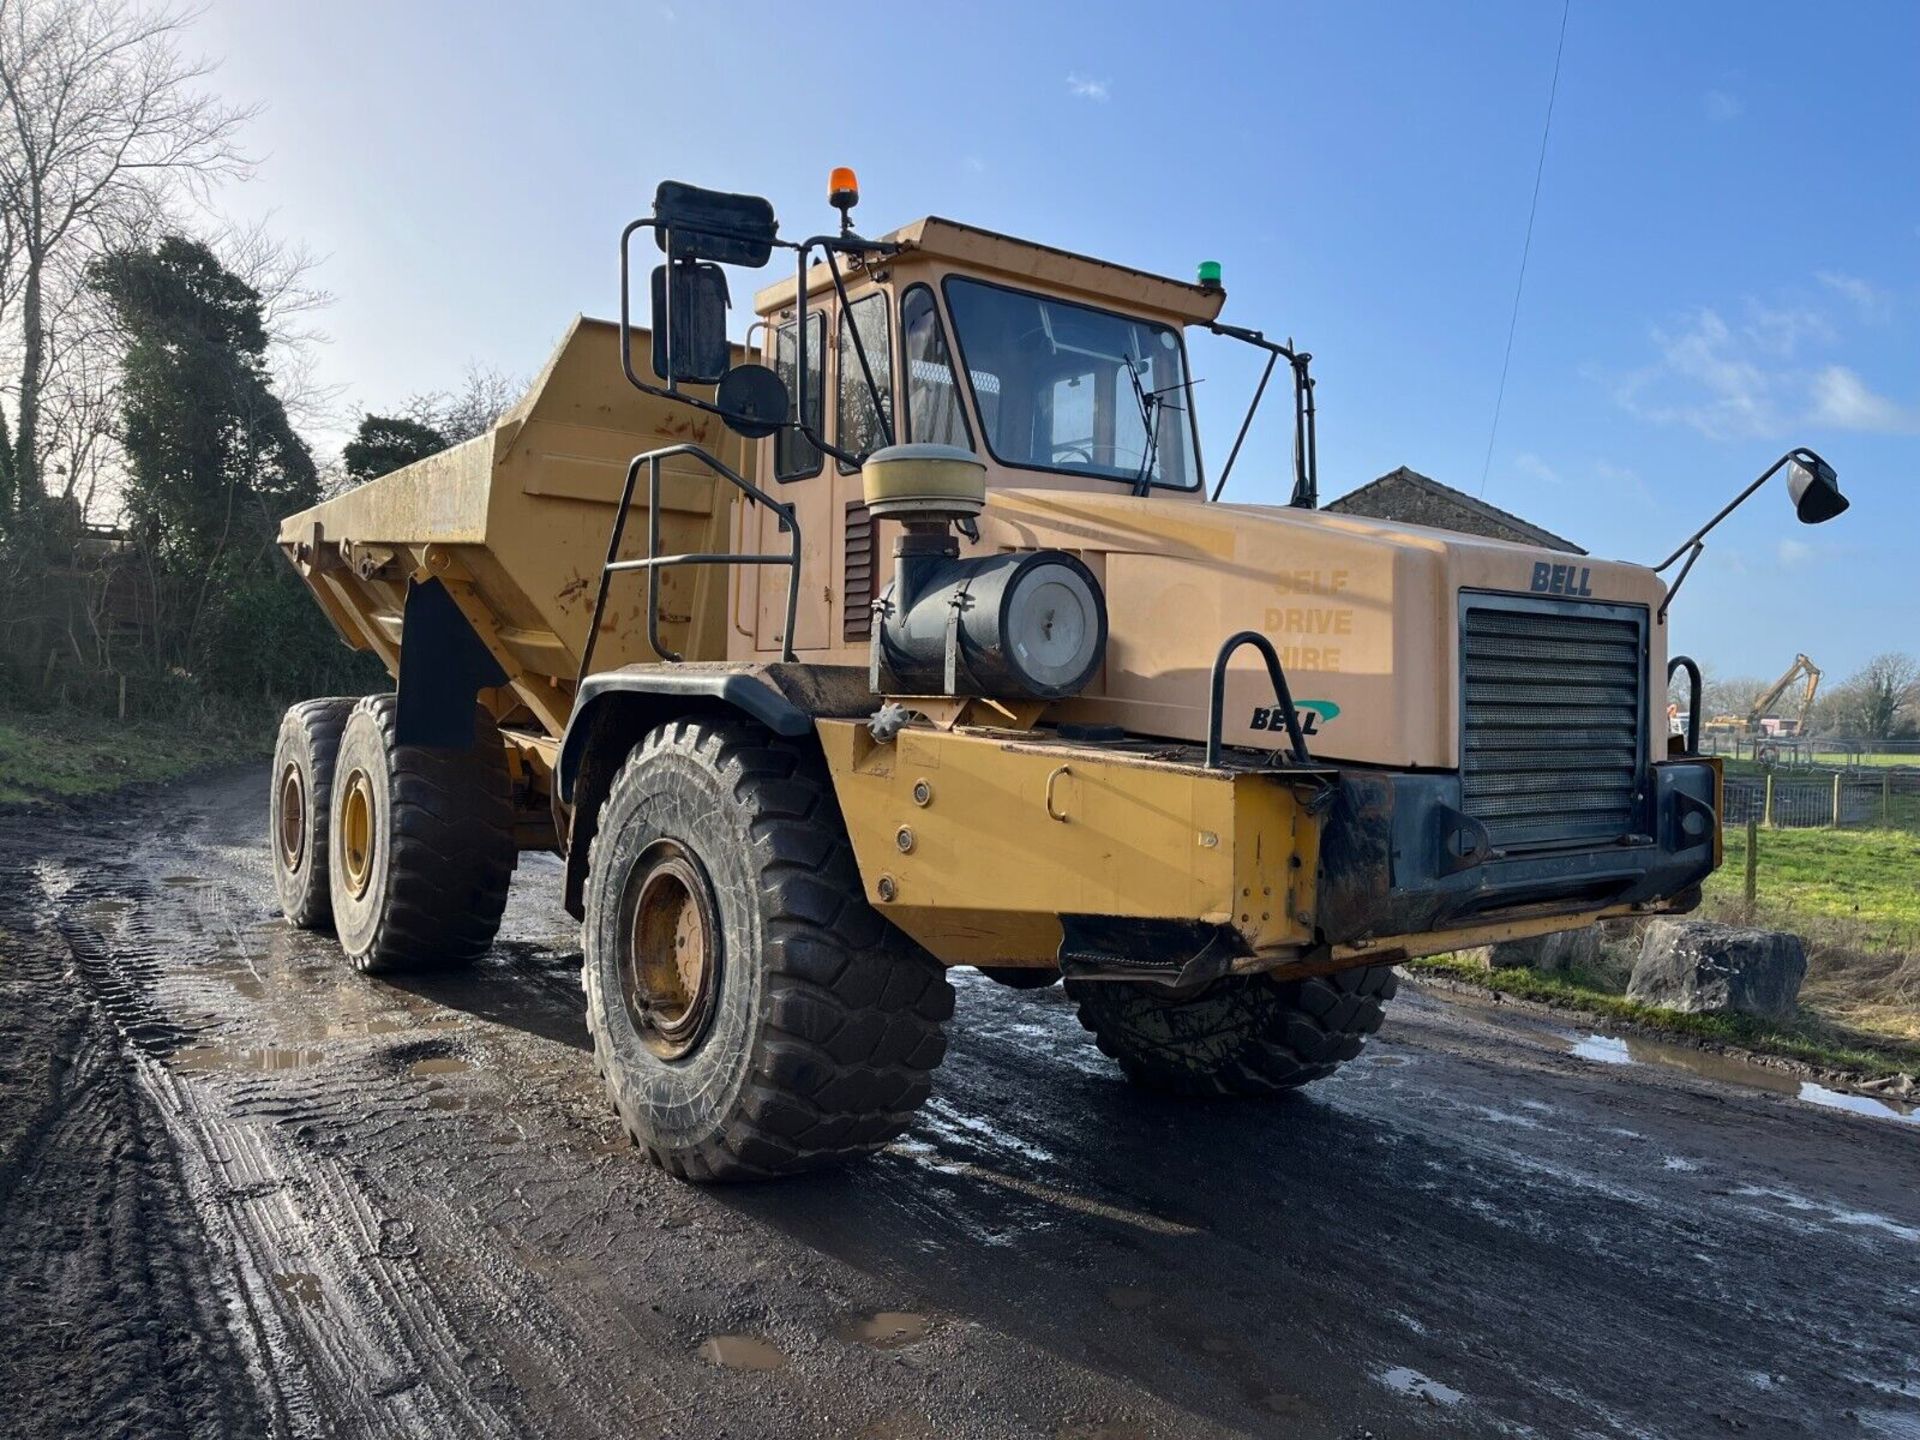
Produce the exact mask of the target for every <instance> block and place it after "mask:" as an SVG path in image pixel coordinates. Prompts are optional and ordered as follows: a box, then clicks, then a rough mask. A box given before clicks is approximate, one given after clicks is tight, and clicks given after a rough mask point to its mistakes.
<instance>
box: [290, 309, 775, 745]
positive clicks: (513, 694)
mask: <svg viewBox="0 0 1920 1440" xmlns="http://www.w3.org/2000/svg"><path fill="white" fill-rule="evenodd" d="M634 351H635V355H636V363H637V364H641V365H644V359H643V358H641V357H644V356H645V355H646V354H647V351H648V337H647V334H646V332H644V331H640V332H637V333H636V335H635V341H634ZM695 393H705V392H698V391H697V392H695ZM682 443H691V444H696V445H700V446H702V447H704V448H706V449H707V450H709V451H711V452H713V453H714V454H716V455H718V456H720V457H721V458H723V459H724V460H725V461H726V462H727V463H728V464H729V465H732V466H733V467H734V468H735V469H737V470H738V471H739V472H740V473H741V474H742V475H744V476H746V477H748V478H751V477H752V475H753V472H754V465H755V458H756V457H755V453H754V451H755V447H754V446H752V445H750V444H743V443H742V442H741V441H740V439H739V438H738V437H737V436H734V435H731V434H729V433H727V432H726V431H725V430H724V428H723V427H722V426H721V425H720V423H719V421H717V420H715V419H713V418H712V417H710V416H707V415H703V414H701V413H700V412H698V411H696V410H693V409H691V408H690V407H687V406H684V405H677V404H674V403H672V402H669V401H662V400H658V399H655V398H653V397H651V396H648V395H644V394H642V393H641V392H639V391H638V390H635V389H634V388H633V387H632V386H630V385H628V384H627V382H626V380H625V378H624V377H623V376H622V374H621V370H620V360H619V329H618V327H617V326H615V325H613V324H610V323H608V322H606V321H600V320H592V319H587V318H585V317H582V318H580V319H577V320H576V321H575V322H574V324H573V325H572V327H571V328H570V329H569V330H568V331H567V334H566V337H565V338H564V339H563V340H562V341H561V342H560V345H559V347H558V348H557V349H556V350H555V351H554V353H553V356H552V358H551V359H550V360H549V361H548V362H547V365H546V368H545V369H543V370H542V371H541V373H540V375H539V378H538V379H536V380H535V381H534V382H533V385H532V386H531V388H530V389H529V390H528V392H527V394H526V396H525V397H524V398H523V399H522V400H521V401H520V403H519V404H517V405H515V406H514V407H513V408H512V409H511V410H509V411H508V412H507V413H506V414H505V415H503V416H502V417H501V418H500V420H499V421H498V423H496V424H495V425H494V427H493V428H492V429H491V430H489V431H487V432H486V433H485V434H483V435H480V436H477V437H476V438H474V439H472V440H469V441H467V442H466V443H465V444H461V445H456V446H454V447H453V448H451V449H449V450H446V451H443V452H442V453H440V454H438V455H433V456H429V457H428V458H427V459H424V460H421V461H418V462H416V463H415V464H412V465H409V466H406V467H405V468H404V469H401V470H396V471H394V472H393V473H392V474H390V475H383V476H381V477H380V478H378V479H376V480H372V481H369V482H367V483H365V484H363V485H359V486H356V487H355V488H353V489H352V490H349V491H347V492H345V493H344V494H341V495H338V496H335V497H334V498H333V499H331V500H325V501H322V502H321V503H320V504H318V505H315V506H313V507H312V508H311V509H308V510H303V511H301V512H300V513H299V514H297V515H293V516H290V517H289V518H288V519H287V520H286V521H285V522H284V523H283V524H282V525H281V527H280V544H281V548H282V549H284V550H285V551H286V552H287V554H288V556H289V557H290V558H291V559H292V560H293V561H294V563H295V566H296V568H297V569H298V570H299V572H300V575H301V577H302V578H303V579H304V580H305V581H306V583H307V584H308V585H309V586H310V587H311V588H312V590H313V592H314V595H315V597H316V598H317V599H318V600H319V602H320V604H321V606H322V607H323V608H324V609H325V610H326V612H327V615H328V617H329V618H330V619H331V620H332V621H333V624H334V626H335V628H336V629H338V630H339V632H340V634H341V636H342V637H343V638H344V639H345V640H346V642H347V643H348V644H349V645H352V646H353V647H355V648H356V649H361V650H371V651H372V652H373V653H374V654H376V655H378V656H379V657H380V659H381V661H382V662H383V663H384V664H385V665H386V667H387V669H388V671H389V672H390V673H391V674H393V675H394V676H395V677H396V679H397V678H398V676H399V674H400V655H401V650H402V647H403V643H404V637H403V634H402V621H403V618H404V616H405V613H406V603H407V593H408V585H409V582H410V580H412V579H414V578H415V577H417V576H423V575H426V576H433V577H435V578H437V579H439V580H440V581H441V582H442V583H443V584H444V585H445V586H446V587H447V589H448V591H449V593H450V594H452V595H453V597H454V599H455V602H456V604H458V605H459V606H460V609H461V611H462V613H463V614H465V615H466V617H467V619H468V621H469V622H470V623H471V624H472V625H473V626H474V628H475V630H476V632H477V633H479V634H480V635H481V638H482V639H483V641H486V642H488V643H489V645H490V647H491V648H494V649H495V651H496V653H497V654H499V655H500V656H501V657H502V661H501V663H502V668H503V669H504V670H505V671H506V673H507V677H508V680H507V685H506V686H505V687H499V689H498V690H497V691H496V692H495V693H494V694H492V695H491V696H489V697H487V698H488V699H489V701H490V705H489V708H491V709H492V710H493V711H494V712H495V714H496V717H497V718H500V719H502V720H508V719H512V720H514V721H515V722H516V728H518V729H520V730H522V731H527V730H531V731H533V732H534V733H536V734H538V735H540V736H542V737H544V738H546V739H549V740H552V741H557V740H558V739H559V737H560V735H561V734H562V733H563V732H564V731H565V729H566V722H567V717H568V715H569V713H570V711H571V709H572V703H573V694H574V689H575V685H576V682H577V680H578V678H579V670H580V659H581V654H582V651H583V648H584V646H585V642H586V637H587V626H588V623H589V620H590V617H591V615H592V611H593V603H594V594H595V589H596V587H597V585H598V583H599V578H600V567H601V565H602V564H603V562H604V561H605V560H606V558H607V541H608V536H609V534H610V532H611V530H612V527H613V519H614V509H615V505H616V502H617V501H618V499H619V496H620V492H621V487H622V485H623V483H624V481H625V479H626V473H627V465H628V462H629V461H631V460H632V458H633V457H634V456H635V455H636V454H639V453H641V452H643V451H647V450H653V449H658V448H661V447H663V446H669V445H676V444H682ZM662 470H663V480H662V485H661V507H660V508H661V514H660V544H661V548H662V550H663V551H667V552H687V551H704V552H722V551H727V550H730V549H732V550H738V549H739V548H740V546H739V545H738V544H737V543H734V541H733V537H731V536H730V535H729V533H728V530H729V523H730V520H731V518H732V509H731V507H730V504H729V503H728V502H729V498H730V496H731V494H732V493H733V492H732V491H731V490H728V491H727V493H726V494H725V495H723V494H721V493H720V488H722V487H719V485H718V482H716V480H715V479H714V477H713V474H712V472H710V471H708V470H706V469H705V468H703V467H702V466H700V465H699V464H698V463H697V462H693V461H688V460H685V459H675V460H668V461H666V462H665V463H664V464H663V466H662ZM646 505H647V492H646V486H645V483H644V480H643V482H642V484H641V485H640V486H639V487H638V490H637V493H636V497H635V500H634V504H633V506H632V508H631V510H630V511H629V517H628V523H627V526H626V532H625V536H624V538H623V541H622V544H621V548H620V556H621V558H633V557H637V556H640V555H642V554H644V553H645V550H646V546H647V511H646ZM726 594H727V577H726V574H725V572H724V571H722V570H720V569H717V568H715V567H711V566H689V567H684V568H674V569H667V570H664V571H662V572H661V580H660V607H659V613H660V616H661V622H662V623H661V626H660V632H661V636H662V639H663V640H664V642H665V643H666V644H667V645H668V646H669V647H671V648H673V649H675V650H677V651H679V652H680V653H681V654H683V655H685V656H687V657H688V658H689V659H712V658H718V657H720V656H723V655H724V654H725V653H726V628H727V624H728V617H727V606H726ZM645 598H646V584H645V581H644V579H642V578H640V577H637V576H632V575H629V576H626V577H624V578H622V579H620V580H617V581H615V582H614V584H613V586H612V588H611V590H610V591H609V596H608V603H607V609H606V614H605V616H604V618H603V620H602V622H601V627H600V632H601V633H600V639H599V642H598V644H597V645H596V646H595V651H594V668H595V669H596V670H599V669H611V668H617V667H619V666H622V665H627V664H633V663H637V662H643V661H649V660H654V659H657V658H658V657H657V656H656V655H655V653H654V651H653V650H652V648H651V646H650V645H649V644H648V641H647V626H646V623H645V618H644V614H643V606H644V604H645Z"/></svg>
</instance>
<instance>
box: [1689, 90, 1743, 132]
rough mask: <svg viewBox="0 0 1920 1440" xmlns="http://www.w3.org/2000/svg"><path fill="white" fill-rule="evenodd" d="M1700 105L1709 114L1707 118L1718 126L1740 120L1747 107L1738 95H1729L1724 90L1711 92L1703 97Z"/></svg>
mask: <svg viewBox="0 0 1920 1440" xmlns="http://www.w3.org/2000/svg"><path fill="white" fill-rule="evenodd" d="M1700 103H1701V105H1702V107H1703V108H1705V110H1706V112H1707V118H1708V119H1709V120H1711V121H1713V123H1714V124H1716V125H1725V124H1726V123H1727V122H1728V121H1729V120H1738V119H1739V118H1740V116H1741V114H1742V113H1743V112H1745V110H1746V108H1747V107H1746V106H1745V105H1743V104H1742V103H1741V102H1740V97H1739V96H1737V95H1729V94H1728V93H1727V92H1726V91H1724V90H1709V91H1707V93H1706V94H1705V95H1704V96H1702V97H1701V100H1700Z"/></svg>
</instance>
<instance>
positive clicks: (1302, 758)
mask: <svg viewBox="0 0 1920 1440" xmlns="http://www.w3.org/2000/svg"><path fill="white" fill-rule="evenodd" d="M1244 645H1251V646H1253V648H1254V649H1256V650H1258V651H1259V652H1260V655H1261V658H1262V659H1264V660H1265V661H1266V662H1267V678H1268V679H1269V680H1271V681H1272V682H1273V694H1274V698H1275V699H1276V700H1278V701H1279V702H1280V709H1281V712H1282V713H1283V714H1284V715H1285V716H1286V719H1287V739H1288V740H1289V741H1290V742H1291V748H1292V750H1293V758H1294V762H1295V763H1296V764H1300V765H1309V764H1311V763H1312V761H1311V760H1310V759H1309V758H1308V755H1307V737H1306V736H1305V735H1303V734H1301V733H1300V717H1299V716H1298V715H1296V714H1294V713H1293V692H1292V691H1291V690H1289V689H1288V688H1287V672H1286V671H1285V670H1283V669H1281V668H1280V657H1279V655H1277V654H1275V653H1274V649H1273V642H1272V641H1271V640H1269V639H1267V637H1266V636H1264V635H1262V634H1261V633H1260V632H1259V631H1258V630H1242V631H1241V632H1240V633H1239V634H1237V635H1229V636H1228V637H1227V643H1226V644H1224V645H1222V646H1221V647H1220V653H1219V654H1218V655H1216V656H1214V657H1213V683H1212V688H1211V690H1210V691H1209V693H1208V697H1207V768H1208V769H1209V770H1218V769H1219V768H1220V749H1221V745H1220V723H1221V716H1222V712H1223V710H1224V709H1225V707H1226V696H1227V662H1228V661H1229V660H1231V659H1232V658H1233V654H1234V652H1235V651H1236V650H1238V649H1240V648H1241V647H1242V646H1244Z"/></svg>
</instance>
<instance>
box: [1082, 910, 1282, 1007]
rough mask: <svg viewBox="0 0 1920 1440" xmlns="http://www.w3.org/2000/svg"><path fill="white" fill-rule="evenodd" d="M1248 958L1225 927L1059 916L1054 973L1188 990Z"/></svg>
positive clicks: (1235, 935) (1240, 940) (1243, 946)
mask: <svg viewBox="0 0 1920 1440" xmlns="http://www.w3.org/2000/svg"><path fill="white" fill-rule="evenodd" d="M1251 953H1252V951H1250V950H1249V949H1248V948H1247V943H1246V941H1245V939H1243V938H1242V937H1241V935H1240V933H1239V932H1238V931H1237V930H1235V929H1234V928H1233V927H1232V926H1230V925H1209V924H1206V923H1204V922H1202V921H1196V920H1139V919H1130V918H1126V917H1122V916H1116V915H1062V916H1061V917H1060V973H1061V974H1063V975H1065V976H1066V977H1067V978H1068V979H1071V980H1133V981H1141V980H1145V981H1150V982H1152V983H1154V984H1157V985H1164V986H1166V987H1167V988H1168V989H1169V990H1193V989H1199V988H1201V987H1203V986H1206V985H1209V984H1211V983H1212V982H1213V981H1215V980H1218V979H1219V978H1220V977H1221V976H1222V975H1225V974H1226V973H1227V972H1228V971H1230V970H1231V969H1232V968H1233V962H1234V960H1235V959H1236V958H1237V957H1239V956H1242V955H1248V954H1251Z"/></svg>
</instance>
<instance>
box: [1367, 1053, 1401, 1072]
mask: <svg viewBox="0 0 1920 1440" xmlns="http://www.w3.org/2000/svg"><path fill="white" fill-rule="evenodd" d="M1373 1063H1374V1064H1375V1065H1376V1066H1379V1067H1381V1068H1383V1069H1387V1070H1391V1069H1393V1068H1394V1067H1396V1066H1399V1065H1404V1064H1406V1063H1407V1057H1406V1056H1404V1055H1375V1056H1374V1057H1373Z"/></svg>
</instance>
